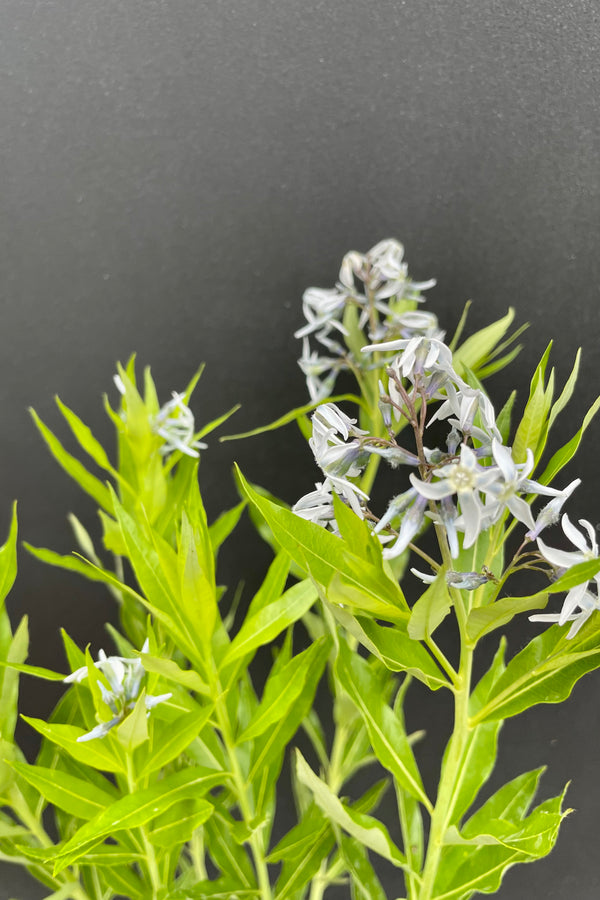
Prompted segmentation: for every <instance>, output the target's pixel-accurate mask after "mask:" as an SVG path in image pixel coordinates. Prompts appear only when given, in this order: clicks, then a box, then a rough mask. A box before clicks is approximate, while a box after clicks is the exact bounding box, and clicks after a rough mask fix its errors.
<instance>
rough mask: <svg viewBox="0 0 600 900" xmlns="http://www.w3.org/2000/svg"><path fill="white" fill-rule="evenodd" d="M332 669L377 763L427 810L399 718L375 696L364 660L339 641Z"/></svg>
mask: <svg viewBox="0 0 600 900" xmlns="http://www.w3.org/2000/svg"><path fill="white" fill-rule="evenodd" d="M335 672H336V675H337V677H338V679H339V682H340V684H341V686H342V688H343V689H344V690H345V691H346V693H347V694H348V695H349V697H350V698H351V699H352V701H353V703H355V705H356V707H357V709H358V710H359V712H360V714H361V716H362V718H363V721H364V723H365V725H366V728H367V731H368V733H369V738H370V741H371V744H372V746H373V750H374V752H375V755H376V756H377V758H378V760H379V762H380V763H381V764H382V765H383V766H384V767H385V768H386V769H387V770H388V771H389V772H391V773H392V775H393V776H394V778H395V779H396V780H397V781H398V783H399V784H400V785H401V786H402V788H404V790H406V791H408V793H409V794H411V795H412V796H413V797H416V798H417V800H419V801H420V802H421V803H423V805H424V806H425V807H426V808H427V809H428V810H429V811H430V812H431V810H432V808H433V807H432V805H431V803H430V801H429V798H428V797H427V795H426V793H425V790H424V788H423V782H422V781H421V776H420V774H419V770H418V768H417V764H416V762H415V758H414V756H413V752H412V750H411V747H410V744H409V742H408V738H407V736H406V732H405V731H404V729H403V727H402V724H401V721H400V719H399V718H398V717H397V716H396V715H394V712H393V711H392V710H391V709H390V707H389V706H388V705H387V703H385V702H383V700H382V698H381V697H380V696H378V692H377V689H378V685H377V680H376V678H375V677H374V676H373V673H372V670H371V669H370V667H369V665H368V663H367V662H366V661H365V660H363V659H362V658H361V657H360V656H359V655H358V654H357V653H353V652H352V651H351V650H350V648H349V647H348V646H347V644H346V642H345V641H342V640H340V645H339V651H338V657H337V659H336V663H335Z"/></svg>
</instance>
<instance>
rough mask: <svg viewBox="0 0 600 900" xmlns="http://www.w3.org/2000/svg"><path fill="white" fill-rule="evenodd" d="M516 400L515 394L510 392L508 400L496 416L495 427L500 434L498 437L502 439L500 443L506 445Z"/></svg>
mask: <svg viewBox="0 0 600 900" xmlns="http://www.w3.org/2000/svg"><path fill="white" fill-rule="evenodd" d="M516 399H517V392H516V391H512V392H511V394H510V396H509V398H508V400H507V401H506V403H505V404H504V406H503V407H502V409H501V410H500V412H499V413H498V415H497V416H496V427H497V428H498V431H499V432H500V436H501V437H502V443H503V444H508V439H509V437H510V420H511V416H512V411H513V406H514V405H515V400H516Z"/></svg>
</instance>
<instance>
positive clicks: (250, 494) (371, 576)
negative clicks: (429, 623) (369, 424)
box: [238, 470, 408, 617]
mask: <svg viewBox="0 0 600 900" xmlns="http://www.w3.org/2000/svg"><path fill="white" fill-rule="evenodd" d="M238 477H239V480H240V484H241V486H242V489H243V491H244V493H245V495H246V496H247V498H248V499H249V500H250V502H251V503H252V504H253V506H255V507H256V508H257V509H258V511H259V512H260V513H261V515H262V516H263V517H264V519H265V520H266V522H267V524H268V525H269V527H270V528H271V530H272V531H273V534H274V535H275V538H276V540H277V541H278V542H279V543H280V544H281V546H282V547H283V548H284V550H287V552H288V553H289V554H290V556H291V557H292V559H293V560H294V561H295V562H296V563H297V564H298V565H299V566H301V567H302V568H303V570H304V571H305V572H306V573H307V574H310V575H311V576H312V577H313V578H314V579H315V580H316V581H318V582H319V583H320V584H323V585H325V586H327V585H328V584H329V583H330V582H331V580H332V578H333V577H334V576H335V575H337V574H339V575H340V576H343V579H344V582H345V583H347V584H348V585H351V586H353V587H355V588H357V589H358V591H359V592H362V593H367V594H370V595H372V596H373V598H374V599H375V600H377V601H383V602H385V603H388V604H390V605H392V606H396V607H397V608H398V610H399V613H398V615H399V616H405V617H407V616H408V605H407V603H406V600H405V599H404V595H403V594H402V591H401V590H400V588H399V586H398V584H397V583H396V582H393V581H392V580H391V579H390V578H389V577H388V576H387V575H386V574H385V572H384V570H383V568H381V569H378V568H377V567H376V566H374V565H372V564H369V563H368V562H366V561H365V560H362V559H361V558H360V557H357V556H356V555H355V554H353V553H351V552H350V550H349V549H348V547H347V545H346V544H345V543H344V541H342V540H341V539H340V538H338V537H336V535H334V534H332V533H331V532H328V531H325V529H324V528H321V527H320V526H318V525H315V524H314V523H313V522H307V521H305V520H304V519H301V518H300V517H299V516H296V515H295V514H294V513H293V512H291V511H290V510H287V509H284V508H283V507H281V506H277V505H276V504H274V503H271V502H270V501H268V500H266V499H265V498H264V497H261V496H260V495H259V494H258V493H257V492H256V491H254V490H253V489H252V488H251V487H250V485H249V484H248V483H247V482H246V481H245V479H244V477H243V476H242V474H241V472H239V470H238Z"/></svg>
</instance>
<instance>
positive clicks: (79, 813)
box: [11, 762, 115, 820]
mask: <svg viewBox="0 0 600 900" xmlns="http://www.w3.org/2000/svg"><path fill="white" fill-rule="evenodd" d="M11 765H12V767H13V769H14V770H15V771H16V772H18V774H19V775H20V776H21V778H24V779H25V781H27V783H28V784H30V785H32V786H33V787H34V788H35V789H36V790H37V791H39V792H40V794H41V795H42V797H44V799H45V800H47V801H48V802H49V803H52V805H53V806H57V807H58V808H59V809H64V811H65V812H67V813H69V815H71V816H75V817H76V818H78V819H85V820H88V819H92V818H93V817H94V816H96V815H98V813H99V812H101V811H102V810H103V809H105V808H106V807H107V806H111V805H112V804H113V803H114V802H115V798H114V796H113V795H112V794H109V793H108V792H107V791H103V790H102V789H101V788H99V787H96V785H94V784H93V783H92V782H91V781H84V780H83V779H81V778H75V777H74V776H73V775H69V774H68V773H67V772H61V771H60V770H59V769H48V768H45V767H44V766H28V765H24V764H23V763H18V762H13V763H11Z"/></svg>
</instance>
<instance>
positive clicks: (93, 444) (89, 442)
mask: <svg viewBox="0 0 600 900" xmlns="http://www.w3.org/2000/svg"><path fill="white" fill-rule="evenodd" d="M54 400H55V402H56V405H57V406H58V408H59V410H60V411H61V413H62V414H63V416H64V418H65V419H66V421H67V424H68V426H69V428H70V429H71V431H72V433H73V435H74V436H75V438H76V439H77V441H78V442H79V445H80V446H81V447H82V449H83V450H85V452H86V453H87V454H88V455H89V456H91V458H92V459H93V460H94V462H95V463H96V465H97V466H99V467H100V468H101V469H104V470H105V471H107V472H110V474H111V475H114V476H115V477H117V478H118V477H119V474H118V472H116V471H115V469H114V468H113V466H112V465H111V462H110V460H109V458H108V456H107V455H106V451H105V449H104V447H103V446H102V444H101V443H100V441H98V440H97V439H96V438H95V437H94V435H93V434H92V432H91V430H90V428H88V426H87V425H85V424H84V423H83V422H82V421H81V419H80V418H79V416H78V415H76V414H75V413H74V412H73V411H72V410H71V409H69V407H68V406H65V404H64V403H63V402H62V400H61V399H60V397H59V396H58V395H55V397H54Z"/></svg>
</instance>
